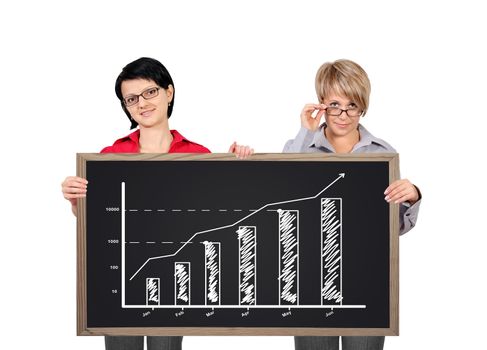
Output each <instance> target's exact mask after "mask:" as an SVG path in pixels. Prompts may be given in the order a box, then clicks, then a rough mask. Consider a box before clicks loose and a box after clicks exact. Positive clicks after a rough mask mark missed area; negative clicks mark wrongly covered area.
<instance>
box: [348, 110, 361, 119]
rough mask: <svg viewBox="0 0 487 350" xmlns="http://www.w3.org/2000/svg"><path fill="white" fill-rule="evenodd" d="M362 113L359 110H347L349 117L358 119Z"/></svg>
mask: <svg viewBox="0 0 487 350" xmlns="http://www.w3.org/2000/svg"><path fill="white" fill-rule="evenodd" d="M360 113H362V112H361V111H360V109H358V108H350V109H347V114H348V116H349V117H358V116H359V115H360Z"/></svg>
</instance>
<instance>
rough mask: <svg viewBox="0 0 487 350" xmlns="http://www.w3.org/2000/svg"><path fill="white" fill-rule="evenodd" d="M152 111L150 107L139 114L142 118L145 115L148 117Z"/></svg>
mask: <svg viewBox="0 0 487 350" xmlns="http://www.w3.org/2000/svg"><path fill="white" fill-rule="evenodd" d="M152 112H154V110H153V109H151V110H150V111H144V112H142V113H140V115H141V116H142V117H144V118H147V117H150V116H151V115H152Z"/></svg>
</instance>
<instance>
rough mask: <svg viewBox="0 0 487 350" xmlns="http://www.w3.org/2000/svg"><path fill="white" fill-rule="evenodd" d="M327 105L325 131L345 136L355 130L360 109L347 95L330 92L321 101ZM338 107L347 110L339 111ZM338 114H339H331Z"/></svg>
mask: <svg viewBox="0 0 487 350" xmlns="http://www.w3.org/2000/svg"><path fill="white" fill-rule="evenodd" d="M323 102H324V104H325V105H326V106H327V111H326V113H325V120H326V125H327V132H330V133H331V135H333V136H339V137H343V136H347V135H349V134H350V133H351V132H353V131H355V130H357V128H358V124H359V121H360V115H361V114H362V110H361V109H360V108H359V107H358V106H357V104H356V103H355V102H353V101H351V100H350V99H349V98H348V97H345V96H342V95H336V94H330V95H329V96H327V97H326V98H325V100H324V101H323ZM340 109H342V110H347V112H348V114H347V112H345V111H343V112H341V113H340ZM332 114H339V115H332Z"/></svg>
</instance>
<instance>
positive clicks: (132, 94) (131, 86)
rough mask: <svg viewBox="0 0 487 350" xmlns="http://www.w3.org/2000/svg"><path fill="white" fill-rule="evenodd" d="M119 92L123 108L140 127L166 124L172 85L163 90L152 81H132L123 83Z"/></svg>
mask: <svg viewBox="0 0 487 350" xmlns="http://www.w3.org/2000/svg"><path fill="white" fill-rule="evenodd" d="M121 90H122V96H123V99H124V101H125V107H126V108H127V110H128V111H129V113H130V115H131V116H132V118H133V119H134V120H135V121H136V122H137V123H139V126H140V127H145V128H150V127H154V126H158V125H162V124H164V123H167V109H168V104H169V103H170V102H171V101H172V96H173V92H174V90H173V87H172V85H169V87H168V88H167V89H163V88H161V87H160V86H158V85H157V84H156V83H155V82H154V81H153V80H146V79H133V80H125V81H123V82H122V85H121ZM137 100H138V101H137ZM135 101H137V102H136V103H135Z"/></svg>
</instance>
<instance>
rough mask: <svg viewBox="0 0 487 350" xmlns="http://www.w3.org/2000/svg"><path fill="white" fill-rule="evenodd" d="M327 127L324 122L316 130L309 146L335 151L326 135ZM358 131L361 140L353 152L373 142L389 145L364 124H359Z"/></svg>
mask: <svg viewBox="0 0 487 350" xmlns="http://www.w3.org/2000/svg"><path fill="white" fill-rule="evenodd" d="M325 128H326V123H323V124H322V125H321V126H320V128H319V129H318V131H316V132H315V134H314V136H313V139H312V141H311V143H310V144H309V147H316V148H325V149H327V150H329V151H330V152H335V149H334V148H333V146H332V145H331V143H330V142H329V141H328V139H327V138H326V137H325ZM358 132H359V134H360V141H359V142H357V144H356V145H355V146H354V147H353V149H352V152H354V151H355V150H356V149H358V148H361V147H365V146H369V145H371V144H373V143H376V144H379V145H381V146H384V147H385V148H387V147H386V146H387V145H385V144H384V141H382V140H381V139H378V138H377V137H375V136H374V135H372V134H371V133H370V132H369V131H368V130H367V129H366V128H365V127H364V126H363V125H362V124H359V126H358Z"/></svg>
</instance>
